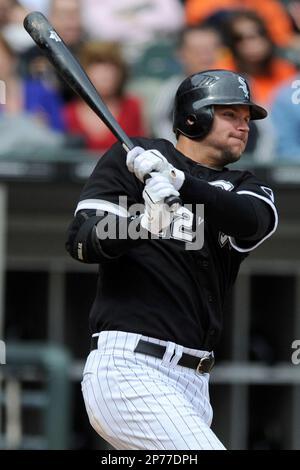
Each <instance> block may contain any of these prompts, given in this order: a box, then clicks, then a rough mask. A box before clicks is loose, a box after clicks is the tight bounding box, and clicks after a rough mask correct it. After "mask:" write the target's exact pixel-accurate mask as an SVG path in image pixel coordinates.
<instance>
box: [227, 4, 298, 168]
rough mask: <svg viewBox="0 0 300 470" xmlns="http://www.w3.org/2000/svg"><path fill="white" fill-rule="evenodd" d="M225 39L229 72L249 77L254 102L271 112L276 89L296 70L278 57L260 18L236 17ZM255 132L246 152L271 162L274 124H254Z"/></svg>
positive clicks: (240, 14)
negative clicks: (228, 48) (228, 53)
mask: <svg viewBox="0 0 300 470" xmlns="http://www.w3.org/2000/svg"><path fill="white" fill-rule="evenodd" d="M224 31H225V35H224V37H226V39H227V41H228V45H229V47H230V49H231V51H232V60H231V59H230V58H229V59H228V62H227V67H226V68H228V69H231V70H234V71H237V72H240V73H242V74H244V75H246V76H247V78H248V80H249V82H250V86H251V89H252V95H253V99H254V101H257V102H258V103H260V104H261V105H262V106H264V107H266V108H267V109H270V106H271V102H272V99H273V95H274V93H275V92H276V89H277V88H278V87H279V86H280V85H281V84H282V83H284V82H285V81H286V80H288V79H289V78H292V77H294V76H295V74H296V73H297V69H296V67H295V66H294V65H293V64H291V63H290V62H288V61H287V60H285V59H282V58H280V57H278V56H277V54H276V48H275V45H274V43H273V41H272V39H271V37H270V35H269V33H268V30H267V28H266V26H265V24H264V22H263V21H262V20H261V18H260V17H259V16H257V15H256V14H255V13H254V12H250V11H245V12H237V13H235V14H233V15H232V16H231V17H230V18H229V19H228V20H227V22H226V25H225V30H224ZM251 127H252V130H254V132H252V133H251V134H250V139H249V141H248V145H247V149H246V151H248V152H249V153H252V154H253V158H254V159H257V160H259V161H260V162H262V161H269V160H271V159H272V158H273V156H274V136H273V128H272V124H271V120H270V119H269V118H267V119H265V120H264V122H258V121H257V122H255V123H253V122H252V123H251Z"/></svg>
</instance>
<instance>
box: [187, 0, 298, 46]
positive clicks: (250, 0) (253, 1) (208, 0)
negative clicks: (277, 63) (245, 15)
mask: <svg viewBox="0 0 300 470" xmlns="http://www.w3.org/2000/svg"><path fill="white" fill-rule="evenodd" d="M228 9H248V10H249V9H250V10H254V11H255V12H256V13H257V15H258V16H260V17H261V18H262V19H263V20H264V21H265V23H266V26H267V28H268V30H269V32H270V35H271V38H272V40H273V41H274V43H275V44H277V45H278V46H282V47H284V46H287V45H288V44H289V42H290V41H291V39H292V36H293V28H292V23H291V20H290V18H289V16H288V14H287V13H286V11H285V9H284V7H283V5H281V4H280V2H278V0H205V1H203V0H186V3H185V10H186V19H187V23H188V24H190V25H192V24H197V23H201V22H202V21H204V20H205V19H206V18H208V17H209V16H211V15H212V14H214V13H216V12H217V11H218V10H228Z"/></svg>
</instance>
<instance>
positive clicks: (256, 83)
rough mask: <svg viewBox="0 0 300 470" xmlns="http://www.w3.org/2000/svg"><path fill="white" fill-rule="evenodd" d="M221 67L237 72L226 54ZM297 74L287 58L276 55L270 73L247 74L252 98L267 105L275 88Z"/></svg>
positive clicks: (230, 58) (232, 60)
mask: <svg viewBox="0 0 300 470" xmlns="http://www.w3.org/2000/svg"><path fill="white" fill-rule="evenodd" d="M222 68H225V69H228V70H232V71H234V72H238V69H237V66H236V64H235V62H234V59H233V58H232V57H230V56H228V57H227V58H226V59H224V60H223V62H222ZM296 74H297V69H296V67H295V66H294V65H293V64H291V63H290V62H288V61H287V60H284V59H281V58H279V57H276V58H274V59H273V61H272V65H271V74H268V75H256V76H250V77H249V76H248V79H249V82H250V86H251V91H252V98H253V100H254V101H257V102H258V103H261V104H264V105H265V106H267V105H268V104H269V103H270V102H271V101H272V98H273V94H274V92H275V90H276V89H277V88H278V87H279V85H281V84H282V83H283V82H285V81H286V80H289V79H292V78H293V77H294V76H295V75H296Z"/></svg>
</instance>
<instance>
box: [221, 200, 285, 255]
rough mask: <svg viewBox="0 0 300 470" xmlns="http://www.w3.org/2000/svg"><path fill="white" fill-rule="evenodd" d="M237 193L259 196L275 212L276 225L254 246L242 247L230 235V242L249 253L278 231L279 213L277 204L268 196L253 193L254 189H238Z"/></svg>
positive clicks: (238, 249)
mask: <svg viewBox="0 0 300 470" xmlns="http://www.w3.org/2000/svg"><path fill="white" fill-rule="evenodd" d="M237 194H248V195H249V196H254V197H257V198H258V199H261V200H262V201H265V202H266V203H267V204H268V205H269V206H270V207H271V209H272V210H273V212H274V227H273V229H272V230H271V231H270V232H269V233H267V235H266V236H265V237H264V238H262V239H261V240H260V241H259V242H258V243H256V244H255V245H254V246H251V247H248V248H241V247H239V246H238V244H237V242H236V239H235V238H233V237H229V242H230V244H231V246H232V247H233V248H234V249H235V250H237V251H239V252H240V253H247V252H248V251H253V250H255V248H257V247H258V246H259V245H261V244H262V243H263V242H264V241H265V240H267V238H269V237H271V235H273V233H274V232H275V231H276V229H277V226H278V214H277V210H276V207H275V205H274V204H273V202H272V201H271V200H270V199H268V198H267V197H264V196H261V195H260V194H256V193H253V192H252V191H237Z"/></svg>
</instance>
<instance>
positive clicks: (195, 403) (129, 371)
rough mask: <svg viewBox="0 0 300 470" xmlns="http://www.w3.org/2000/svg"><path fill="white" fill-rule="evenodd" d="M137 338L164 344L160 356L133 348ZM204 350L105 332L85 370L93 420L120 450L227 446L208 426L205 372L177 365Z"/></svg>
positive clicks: (209, 410) (84, 389)
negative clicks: (183, 355)
mask: <svg viewBox="0 0 300 470" xmlns="http://www.w3.org/2000/svg"><path fill="white" fill-rule="evenodd" d="M140 339H144V340H146V341H151V342H153V343H157V344H161V345H164V346H166V347H167V349H166V353H165V355H164V358H163V359H157V358H155V357H152V356H148V355H145V354H140V353H134V352H133V351H134V349H135V347H136V345H137V343H138V341H139V340H140ZM183 352H185V353H187V354H192V355H194V356H198V357H202V356H203V351H198V350H195V349H189V348H184V347H182V346H180V345H177V344H175V343H171V342H166V341H160V340H157V339H153V338H148V337H145V336H142V335H139V334H134V333H125V332H121V331H103V332H101V333H100V335H99V339H98V349H97V350H94V351H92V352H91V353H90V354H89V356H88V358H87V362H86V365H85V368H84V372H83V380H82V393H83V397H84V401H85V406H86V410H87V413H88V417H89V420H90V423H91V425H92V426H93V428H94V429H95V431H96V432H97V433H98V434H99V435H100V436H101V437H102V438H103V439H105V440H106V441H107V442H109V444H111V445H112V446H113V447H114V448H115V449H118V450H128V449H133V450H142V449H143V450H187V449H191V450H209V449H211V450H212V449H214V450H216V449H220V450H221V449H223V450H224V449H225V447H224V446H223V445H222V444H221V442H220V441H219V439H218V438H217V437H216V435H215V434H214V433H213V432H212V430H211V429H210V425H211V421H212V408H211V405H210V401H209V392H208V380H209V374H199V373H197V372H196V371H195V370H193V369H189V368H186V367H182V366H178V365H177V362H178V361H179V359H180V357H181V355H182V353H183Z"/></svg>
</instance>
